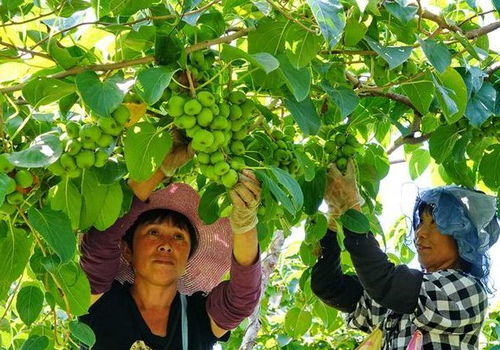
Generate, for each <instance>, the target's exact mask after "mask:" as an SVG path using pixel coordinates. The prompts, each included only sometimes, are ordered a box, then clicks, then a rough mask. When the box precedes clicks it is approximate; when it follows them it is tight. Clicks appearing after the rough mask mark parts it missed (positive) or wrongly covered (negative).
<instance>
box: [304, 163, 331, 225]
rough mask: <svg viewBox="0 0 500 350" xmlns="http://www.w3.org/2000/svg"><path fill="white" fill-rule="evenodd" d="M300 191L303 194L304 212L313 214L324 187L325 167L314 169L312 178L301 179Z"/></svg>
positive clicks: (317, 206)
mask: <svg viewBox="0 0 500 350" xmlns="http://www.w3.org/2000/svg"><path fill="white" fill-rule="evenodd" d="M301 187H302V193H303V194H304V213H306V214H307V215H314V214H315V213H316V211H317V210H318V208H319V206H320V205H321V202H322V201H323V195H324V194H325V188H326V169H324V168H319V169H318V170H316V174H315V176H314V179H312V180H311V181H303V182H302V183H301Z"/></svg>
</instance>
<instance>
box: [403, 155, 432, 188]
mask: <svg viewBox="0 0 500 350" xmlns="http://www.w3.org/2000/svg"><path fill="white" fill-rule="evenodd" d="M430 162H431V156H430V154H429V151H427V150H425V149H421V148H419V149H417V150H415V151H413V152H412V153H411V155H410V162H409V164H408V170H409V171H410V177H411V179H412V180H416V179H417V178H418V177H419V176H420V175H422V174H423V173H424V171H425V170H426V169H427V167H428V166H429V164H430Z"/></svg>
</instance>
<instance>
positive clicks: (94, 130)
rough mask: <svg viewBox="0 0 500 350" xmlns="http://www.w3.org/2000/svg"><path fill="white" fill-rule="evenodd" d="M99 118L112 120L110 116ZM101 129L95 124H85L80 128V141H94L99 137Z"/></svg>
mask: <svg viewBox="0 0 500 350" xmlns="http://www.w3.org/2000/svg"><path fill="white" fill-rule="evenodd" d="M101 120H112V121H113V122H114V123H116V122H115V121H114V120H113V119H112V118H101V119H99V121H101ZM101 134H102V131H101V129H100V128H99V127H98V126H97V125H93V124H85V125H83V126H82V127H81V128H80V139H81V140H82V142H96V141H97V140H99V138H100V137H101Z"/></svg>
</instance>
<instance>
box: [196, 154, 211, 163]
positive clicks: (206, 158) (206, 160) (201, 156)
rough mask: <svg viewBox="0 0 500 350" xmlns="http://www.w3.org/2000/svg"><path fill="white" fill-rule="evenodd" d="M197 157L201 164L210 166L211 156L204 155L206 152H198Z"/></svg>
mask: <svg viewBox="0 0 500 350" xmlns="http://www.w3.org/2000/svg"><path fill="white" fill-rule="evenodd" d="M196 157H197V159H198V162H200V163H201V164H207V165H208V164H210V154H208V153H204V152H198V153H197V154H196Z"/></svg>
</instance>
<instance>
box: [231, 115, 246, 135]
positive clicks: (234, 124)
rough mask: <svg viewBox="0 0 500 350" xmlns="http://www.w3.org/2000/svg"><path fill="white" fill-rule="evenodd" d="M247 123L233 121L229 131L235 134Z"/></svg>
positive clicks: (241, 120) (240, 120) (244, 121)
mask: <svg viewBox="0 0 500 350" xmlns="http://www.w3.org/2000/svg"><path fill="white" fill-rule="evenodd" d="M246 122H247V121H246V120H245V119H243V118H242V119H238V120H233V121H232V123H231V131H233V132H236V131H239V130H241V128H242V127H243V125H245V123H246Z"/></svg>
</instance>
